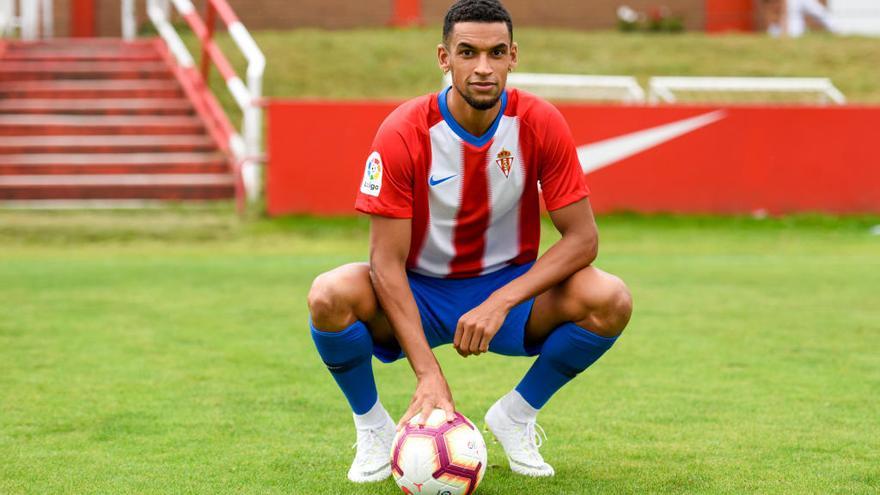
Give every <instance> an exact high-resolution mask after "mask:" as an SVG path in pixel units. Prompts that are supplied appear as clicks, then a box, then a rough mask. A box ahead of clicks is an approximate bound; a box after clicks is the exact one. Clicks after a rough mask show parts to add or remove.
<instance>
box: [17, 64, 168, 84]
mask: <svg viewBox="0 0 880 495" xmlns="http://www.w3.org/2000/svg"><path fill="white" fill-rule="evenodd" d="M172 78H173V75H172V73H171V71H170V70H169V68H168V66H167V65H165V64H164V63H162V62H135V63H132V62H118V61H109V62H108V61H85V62H83V61H54V62H43V61H37V62H34V61H7V60H4V61H3V63H2V64H0V81H16V82H19V83H20V84H27V83H26V82H25V81H33V80H45V79H172Z"/></svg>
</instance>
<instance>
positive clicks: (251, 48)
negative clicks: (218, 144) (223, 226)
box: [147, 0, 266, 201]
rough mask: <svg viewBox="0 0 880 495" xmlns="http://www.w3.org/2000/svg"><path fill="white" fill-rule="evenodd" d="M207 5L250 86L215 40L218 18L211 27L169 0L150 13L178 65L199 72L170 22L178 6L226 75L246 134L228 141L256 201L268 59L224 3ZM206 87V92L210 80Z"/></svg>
mask: <svg viewBox="0 0 880 495" xmlns="http://www.w3.org/2000/svg"><path fill="white" fill-rule="evenodd" d="M207 3H208V8H209V17H211V12H212V10H211V9H216V13H217V14H219V15H220V18H221V19H222V20H223V21H224V23H226V25H227V29H228V31H229V35H230V37H231V38H232V40H233V42H235V44H236V46H237V47H238V48H239V50H241V52H242V54H243V55H244V57H245V60H246V61H247V76H246V77H247V84H245V83H244V82H243V81H242V80H241V78H239V76H238V75H237V74H236V73H235V72H234V70H233V69H232V66H231V65H230V64H229V62H228V61H227V60H226V57H225V56H224V55H223V53H222V52H220V50H219V48H218V47H217V46H216V44H215V43H214V42H213V40H212V39H211V36H212V33H213V18H210V19H209V22H208V23H207V25H206V23H205V22H203V21H202V19H201V18H200V17H199V16H198V13H197V12H196V10H195V7H194V6H193V4H192V2H191V1H190V0H170V3H169V0H148V1H147V14H148V15H149V17H150V20H151V21H152V22H153V25H154V26H155V27H156V29H157V30H158V32H159V35H160V36H161V37H162V38H163V39H164V40H165V43H167V44H168V47H169V50H171V53H172V54H173V55H174V57H175V59H176V60H177V63H178V64H179V65H180V66H181V67H183V68H187V69H190V68H194V66H195V62H194V60H193V57H192V55H191V54H190V52H189V50H188V49H187V48H186V45H185V44H184V43H183V40H182V39H181V38H180V35H179V34H178V33H177V31H176V30H175V29H174V26H173V25H172V24H171V23H170V22H169V16H170V7H171V6H172V5H173V6H174V8H175V9H176V10H177V12H179V13H180V15H182V16H183V17H184V19H186V21H187V23H189V25H190V27H192V28H193V30H194V32H196V35H197V36H198V37H199V39H200V40H201V41H202V44H203V47H204V52H203V57H209V58H210V60H211V61H213V62H214V64H215V65H216V66H217V68H218V70H219V71H220V73H221V75H222V76H223V79H224V80H225V82H226V87H227V89H228V90H229V92H230V93H231V94H232V96H233V99H234V100H235V102H236V104H237V105H238V107H239V108H240V109H241V111H242V115H243V118H242V126H241V133H232V135H230V136H229V149H230V150H231V151H232V153H233V154H234V155H235V158H236V160H237V161H238V163H239V165H240V173H241V178H242V182H243V183H244V188H245V192H246V194H247V197H248V199H249V200H251V201H256V200H257V198H259V195H260V188H261V187H260V162H261V160H262V154H261V151H260V150H261V146H262V135H261V132H262V108H261V106H260V99H261V98H262V88H263V73H264V71H265V68H266V57H265V56H264V55H263V52H262V51H261V50H260V49H259V47H258V46H257V43H256V42H255V41H254V39H253V37H251V35H250V33H249V32H248V31H247V29H246V28H245V27H244V25H243V24H242V23H241V21H239V20H238V18H237V17H235V14H234V13H233V12H232V10H231V9H230V8H229V6H228V5H227V4H226V3H225V2H224V1H223V0H208V2H207ZM203 67H204V68H205V70H204V71H203V77H204V78H205V79H207V77H206V76H207V74H206V72H207V70H206V69H207V65H204V66H203ZM205 84H206V87H207V80H206V81H205ZM242 135H243V137H242Z"/></svg>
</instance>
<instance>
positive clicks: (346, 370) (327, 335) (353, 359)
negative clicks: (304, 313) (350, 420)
mask: <svg viewBox="0 0 880 495" xmlns="http://www.w3.org/2000/svg"><path fill="white" fill-rule="evenodd" d="M309 326H310V327H311V328H312V340H314V341H315V347H317V348H318V354H320V355H321V359H322V360H323V361H324V364H326V365H327V369H328V370H330V374H332V375H333V379H334V380H336V384H337V385H339V388H341V389H342V393H343V394H345V398H346V399H348V403H349V404H350V405H351V409H352V411H354V413H355V414H365V413H366V412H367V411H369V410H370V408H372V407H373V405H374V404H376V400H378V398H379V393H378V392H377V391H376V380H375V379H374V378H373V363H372V357H373V339H372V337H370V331H369V330H367V327H366V325H364V324H363V323H362V322H360V321H356V322H354V323H352V324H351V325H350V326H349V327H348V328H346V329H345V330H343V331H341V332H322V331H320V330H318V329H317V328H315V326H314V325H313V324H312V322H311V320H310V321H309Z"/></svg>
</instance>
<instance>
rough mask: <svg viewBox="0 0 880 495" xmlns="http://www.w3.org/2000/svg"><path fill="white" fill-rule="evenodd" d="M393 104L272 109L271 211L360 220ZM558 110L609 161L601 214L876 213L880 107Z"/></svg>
mask: <svg viewBox="0 0 880 495" xmlns="http://www.w3.org/2000/svg"><path fill="white" fill-rule="evenodd" d="M396 104H397V103H393V102H344V103H342V102H309V101H291V100H287V101H285V100H272V101H271V103H270V104H269V109H268V119H269V123H268V127H269V128H268V131H269V132H268V139H269V165H268V179H267V181H268V184H267V194H268V210H269V213H270V214H272V215H280V214H291V213H308V214H316V215H345V214H353V213H355V210H354V208H353V204H354V199H355V194H356V192H357V190H358V186H359V184H360V180H361V178H362V174H363V168H364V163H365V160H366V157H367V155H369V153H370V149H369V147H370V144H371V142H372V139H373V135H374V133H375V131H376V128H377V127H378V125H379V124H380V123H381V122H382V120H383V119H384V118H385V116H386V115H387V114H388V113H389V112H390V111H391V110H392V109H393V108H394V107H395V106H396ZM558 106H559V108H560V110H561V111H562V113H563V115H565V117H566V119H567V120H568V122H569V125H570V126H571V129H572V133H573V135H574V138H575V142H576V143H577V145H578V146H583V145H591V144H592V145H595V144H597V143H600V144H601V145H600V146H598V147H594V149H588V150H587V151H586V152H585V153H584V157H583V158H584V159H583V160H582V161H584V162H585V163H587V164H593V162H595V161H596V160H598V159H599V158H604V159H603V160H600V161H602V162H608V163H606V164H605V165H604V166H602V167H601V168H598V169H596V170H594V171H591V172H590V173H589V174H588V175H587V181H588V183H589V185H590V187H591V188H592V190H593V194H592V197H591V202H592V204H593V208H594V209H595V210H596V211H597V212H612V211H639V212H677V213H721V214H738V213H751V212H755V211H759V210H765V211H767V212H769V213H771V214H778V213H793V212H828V213H880V146H878V141H877V137H876V129H877V123H878V122H880V107H783V106H780V107H757V106H755V107H750V106H746V107H742V106H740V107H709V106H611V105H587V104H562V105H558ZM700 116H703V117H702V119H696V120H697V123H696V124H693V126H691V127H693V128H691V129H690V130H689V131H688V132H684V133H683V134H680V135H676V132H678V133H681V132H683V131H682V130H681V129H677V130H675V128H676V127H679V126H687V124H688V123H693V122H695V121H694V120H689V119H692V118H694V117H700ZM694 126H696V127H694ZM646 130H647V132H640V131H646ZM634 133H635V134H634ZM615 138H619V139H615ZM612 139H615V140H614V141H607V140H612ZM634 151H635V153H634V154H633V152H634ZM627 153H629V155H627Z"/></svg>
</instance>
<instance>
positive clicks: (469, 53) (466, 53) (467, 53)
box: [461, 50, 474, 57]
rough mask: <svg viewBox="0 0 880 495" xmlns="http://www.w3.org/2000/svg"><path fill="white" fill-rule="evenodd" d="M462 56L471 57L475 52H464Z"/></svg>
mask: <svg viewBox="0 0 880 495" xmlns="http://www.w3.org/2000/svg"><path fill="white" fill-rule="evenodd" d="M461 54H462V55H464V56H465V57H470V56H471V55H473V54H474V52H473V50H462V51H461Z"/></svg>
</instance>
